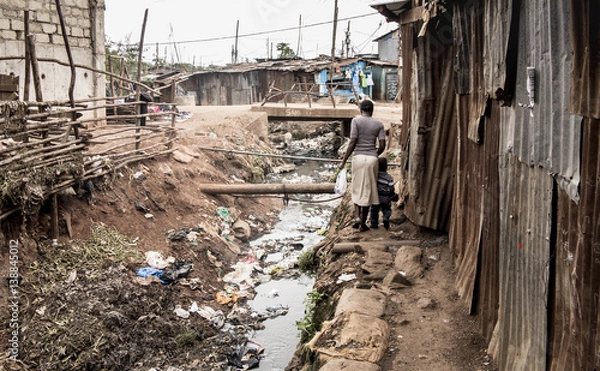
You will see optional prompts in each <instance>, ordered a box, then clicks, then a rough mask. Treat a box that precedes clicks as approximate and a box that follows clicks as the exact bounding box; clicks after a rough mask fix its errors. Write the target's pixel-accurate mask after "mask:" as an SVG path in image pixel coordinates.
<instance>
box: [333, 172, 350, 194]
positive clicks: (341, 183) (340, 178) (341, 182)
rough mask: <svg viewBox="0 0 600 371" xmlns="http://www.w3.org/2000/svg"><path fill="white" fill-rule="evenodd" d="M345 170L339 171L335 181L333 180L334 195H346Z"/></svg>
mask: <svg viewBox="0 0 600 371" xmlns="http://www.w3.org/2000/svg"><path fill="white" fill-rule="evenodd" d="M346 172H347V171H346V169H342V170H340V172H339V173H338V175H337V179H336V180H335V187H334V188H333V191H334V192H335V194H338V195H343V194H344V193H346V189H347V188H348V179H347V178H346Z"/></svg>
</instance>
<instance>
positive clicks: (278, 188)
mask: <svg viewBox="0 0 600 371" xmlns="http://www.w3.org/2000/svg"><path fill="white" fill-rule="evenodd" d="M196 186H197V187H198V188H199V189H200V190H201V191H202V192H204V193H209V194H280V193H284V194H289V193H335V192H334V187H335V183H321V184H314V183H310V184H197V185H196Z"/></svg>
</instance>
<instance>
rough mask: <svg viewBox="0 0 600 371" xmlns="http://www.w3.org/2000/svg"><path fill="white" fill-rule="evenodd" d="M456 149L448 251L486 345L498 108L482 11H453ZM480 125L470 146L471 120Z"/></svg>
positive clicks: (492, 303) (494, 260)
mask: <svg viewBox="0 0 600 371" xmlns="http://www.w3.org/2000/svg"><path fill="white" fill-rule="evenodd" d="M453 13H454V16H453V25H454V35H455V40H456V43H457V51H456V53H455V56H456V57H455V71H456V75H455V80H454V83H455V84H454V86H455V90H456V93H457V94H458V96H457V100H458V103H457V115H458V149H457V156H458V158H457V161H456V162H457V171H456V185H455V191H454V192H455V198H454V204H453V206H452V212H453V214H454V218H452V225H451V229H450V248H451V249H452V250H453V252H454V253H455V255H456V257H455V262H456V265H457V269H458V272H457V279H456V287H457V289H458V293H459V295H460V296H461V297H462V298H463V299H464V300H465V301H466V302H467V304H468V305H469V308H470V311H471V313H472V314H476V315H477V318H478V322H479V325H480V328H481V331H482V334H483V335H484V337H485V338H486V339H488V340H489V339H490V338H491V336H492V332H493V329H494V325H495V323H496V320H497V318H498V290H499V288H498V274H499V273H498V250H499V243H498V239H499V238H498V237H499V221H498V215H499V204H498V200H499V185H498V157H497V153H498V148H499V127H500V109H501V108H500V107H499V104H498V103H497V102H493V103H490V109H489V110H487V113H486V110H485V107H486V97H485V93H484V91H485V88H484V81H483V60H482V57H483V37H482V34H483V17H482V13H481V5H480V4H478V3H477V4H474V3H470V4H469V3H465V4H461V5H458V6H455V7H454V9H453ZM474 118H475V119H476V120H477V122H478V124H479V123H480V125H479V126H478V127H477V128H476V132H477V137H476V140H474V138H473V136H472V134H473V133H472V132H473V119H474Z"/></svg>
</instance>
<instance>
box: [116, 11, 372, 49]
mask: <svg viewBox="0 0 600 371" xmlns="http://www.w3.org/2000/svg"><path fill="white" fill-rule="evenodd" d="M374 15H380V14H379V13H368V14H361V15H356V16H352V17H346V18H340V19H338V22H341V21H348V20H351V19H358V18H365V17H372V16H374ZM330 23H333V21H332V20H331V21H323V22H318V23H312V24H307V25H303V26H302V27H303V28H305V29H306V28H309V27H317V26H323V25H327V24H330ZM297 29H298V26H294V27H288V28H281V29H278V30H270V31H258V32H252V33H248V34H243V35H238V37H239V38H242V37H251V36H259V35H268V34H271V33H276V32H285V31H294V30H297ZM235 37H236V36H235V35H233V36H218V37H209V38H205V39H195V40H184V41H165V42H158V43H155V42H152V43H150V44H154V45H156V44H158V45H181V44H193V43H201V42H210V41H222V40H230V39H235ZM126 45H127V46H131V45H137V44H126Z"/></svg>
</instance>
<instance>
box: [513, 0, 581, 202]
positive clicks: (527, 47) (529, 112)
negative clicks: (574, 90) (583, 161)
mask: <svg viewBox="0 0 600 371" xmlns="http://www.w3.org/2000/svg"><path fill="white" fill-rule="evenodd" d="M570 19H571V11H570V5H569V2H565V1H563V0H535V1H523V2H522V4H521V15H520V29H519V54H518V64H517V82H516V90H515V104H514V107H515V111H516V120H515V121H514V122H513V123H514V125H513V126H511V127H510V128H509V130H508V131H507V132H506V135H507V142H506V143H507V146H506V147H505V150H507V151H509V152H511V153H513V154H514V155H516V156H517V157H518V158H519V160H521V161H522V162H524V163H525V164H528V165H530V166H542V167H543V168H545V169H547V170H548V172H550V173H552V174H554V176H555V178H556V179H557V182H558V184H559V185H560V187H561V188H562V189H564V190H565V191H566V192H567V194H569V196H570V197H571V199H573V200H574V201H576V202H577V201H578V200H579V194H578V189H579V182H580V179H579V178H580V168H579V163H580V156H579V155H580V145H581V117H580V116H575V115H572V114H570V113H568V103H569V94H568V92H569V79H570V69H571V43H570V41H569V27H568V26H569V24H570ZM528 67H533V68H535V87H534V90H533V100H534V102H535V103H534V106H533V109H531V108H527V107H521V106H520V105H529V103H530V99H531V95H530V94H529V93H528Z"/></svg>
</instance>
